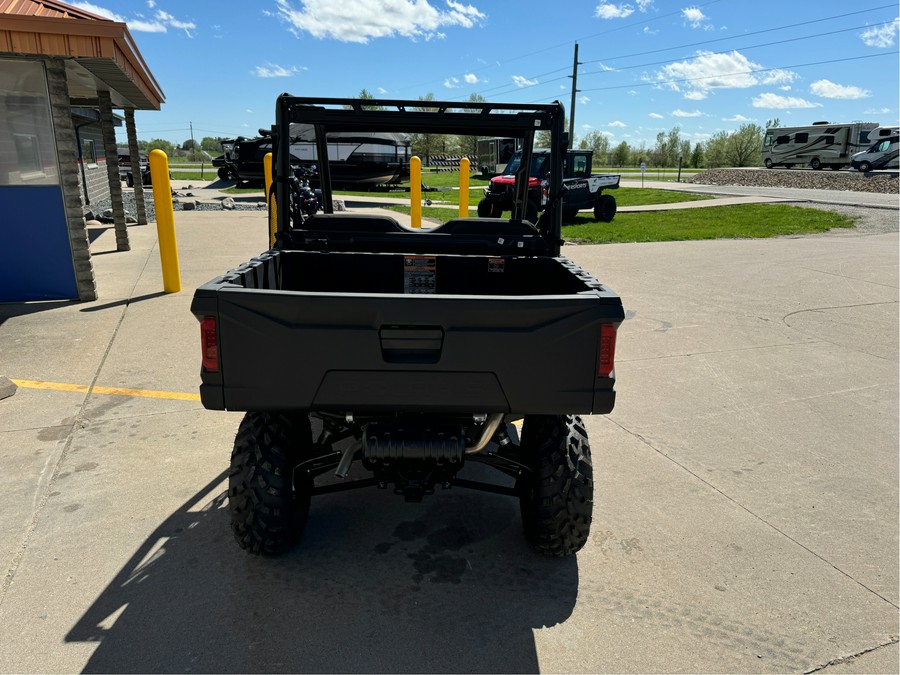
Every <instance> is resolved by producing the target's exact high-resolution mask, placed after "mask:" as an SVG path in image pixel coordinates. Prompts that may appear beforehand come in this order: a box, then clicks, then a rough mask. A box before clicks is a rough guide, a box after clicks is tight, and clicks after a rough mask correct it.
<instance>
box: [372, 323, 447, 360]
mask: <svg viewBox="0 0 900 675" xmlns="http://www.w3.org/2000/svg"><path fill="white" fill-rule="evenodd" d="M378 335H379V337H380V338H381V356H382V358H384V360H385V362H386V363H437V362H438V361H439V360H440V358H441V348H442V347H443V344H444V331H443V329H442V328H440V327H437V326H385V327H383V328H381V330H379V331H378Z"/></svg>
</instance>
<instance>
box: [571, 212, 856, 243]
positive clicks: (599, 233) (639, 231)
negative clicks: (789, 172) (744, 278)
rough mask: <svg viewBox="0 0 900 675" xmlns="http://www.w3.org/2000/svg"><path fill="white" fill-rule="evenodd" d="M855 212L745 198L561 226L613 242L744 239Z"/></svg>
mask: <svg viewBox="0 0 900 675" xmlns="http://www.w3.org/2000/svg"><path fill="white" fill-rule="evenodd" d="M855 222H856V221H855V219H854V218H849V217H847V216H843V215H840V214H837V213H832V212H830V211H819V210H817V209H806V208H801V207H799V206H787V205H784V204H742V205H739V206H719V207H716V208H709V209H688V210H679V211H659V212H651V213H620V214H617V215H616V217H615V219H614V220H613V222H611V223H598V222H596V221H594V220H593V218H590V217H588V216H579V217H578V218H576V219H575V223H574V224H572V225H565V226H563V228H562V236H563V239H565V240H567V241H572V242H578V243H584V244H610V243H630V242H651V241H688V240H695V239H744V238H764V237H780V236H784V235H791V234H814V233H816V232H827V231H828V230H830V229H831V228H836V227H853V225H854V223H855Z"/></svg>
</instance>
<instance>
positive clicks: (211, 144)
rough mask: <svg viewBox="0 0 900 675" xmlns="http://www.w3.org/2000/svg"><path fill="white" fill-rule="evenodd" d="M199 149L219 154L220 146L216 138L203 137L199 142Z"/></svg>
mask: <svg viewBox="0 0 900 675" xmlns="http://www.w3.org/2000/svg"><path fill="white" fill-rule="evenodd" d="M200 149H201V150H206V151H207V152H221V151H222V145H221V143H220V142H219V139H218V138H213V137H212V136H204V137H203V138H202V139H201V140H200Z"/></svg>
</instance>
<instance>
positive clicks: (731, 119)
mask: <svg viewBox="0 0 900 675" xmlns="http://www.w3.org/2000/svg"><path fill="white" fill-rule="evenodd" d="M722 121H723V122H752V121H753V120H752V119H751V118H749V117H744V116H743V115H740V114H738V115H735V116H734V117H723V118H722Z"/></svg>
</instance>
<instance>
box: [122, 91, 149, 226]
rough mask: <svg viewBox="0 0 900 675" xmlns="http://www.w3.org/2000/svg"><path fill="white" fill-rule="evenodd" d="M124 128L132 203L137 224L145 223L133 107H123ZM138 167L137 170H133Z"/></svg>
mask: <svg viewBox="0 0 900 675" xmlns="http://www.w3.org/2000/svg"><path fill="white" fill-rule="evenodd" d="M125 129H126V130H127V131H128V154H129V155H131V175H132V176H134V203H135V208H136V209H137V223H138V225H146V224H147V207H146V205H145V204H144V176H143V175H142V174H141V171H140V165H141V161H140V160H141V153H140V149H139V148H138V142H137V131H135V128H134V108H125ZM135 167H138V170H135Z"/></svg>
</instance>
